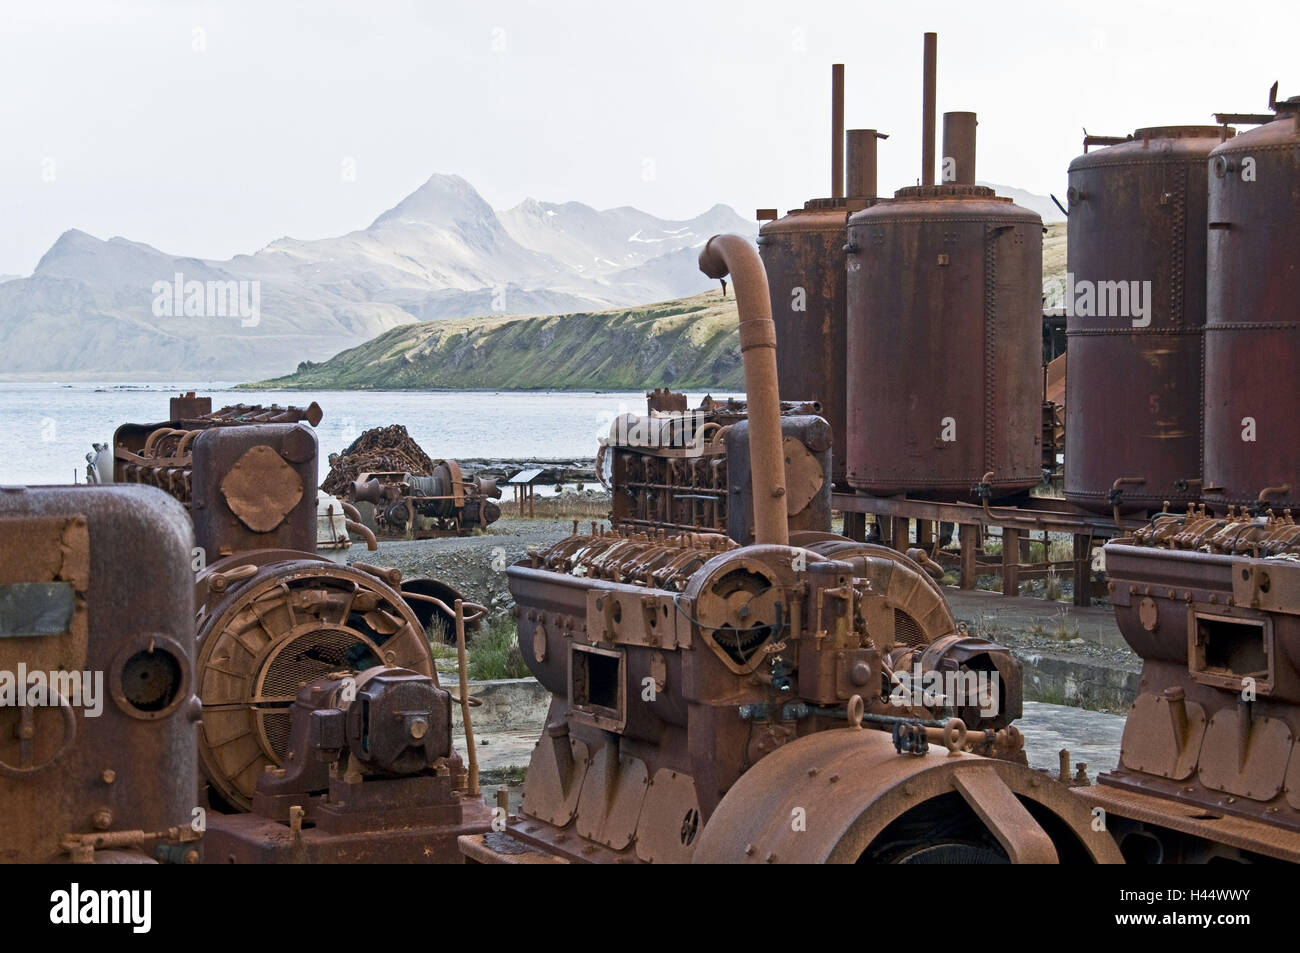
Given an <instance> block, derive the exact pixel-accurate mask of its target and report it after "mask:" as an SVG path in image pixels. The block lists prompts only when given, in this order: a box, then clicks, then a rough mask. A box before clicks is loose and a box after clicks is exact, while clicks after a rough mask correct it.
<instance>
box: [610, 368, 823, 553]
mask: <svg viewBox="0 0 1300 953" xmlns="http://www.w3.org/2000/svg"><path fill="white" fill-rule="evenodd" d="M646 398H647V404H648V407H647V413H646V414H645V416H641V415H639V414H623V415H621V416H619V417H618V418H616V419H615V420H614V422H613V423H612V424H611V425H610V429H609V435H608V437H607V438H605V439H603V440H602V441H601V447H600V451H599V455H598V459H597V461H596V473H597V475H598V476H599V478H600V480H601V482H602V483H604V484H605V486H606V487H608V488H609V490H610V500H611V504H610V507H611V508H610V521H611V522H612V523H613V525H614V526H615V527H619V528H626V529H629V530H633V531H639V532H657V531H664V532H667V533H672V534H675V533H680V532H700V531H704V532H716V533H723V534H726V535H730V536H731V538H732V539H735V540H736V541H737V542H740V543H747V542H750V541H752V540H753V538H754V528H753V525H752V519H751V514H752V513H753V503H752V501H751V499H750V487H751V480H750V472H749V471H750V466H751V462H752V460H751V451H750V439H749V437H750V430H749V422H748V420H747V414H748V408H747V405H746V403H745V401H738V400H715V399H713V398H711V397H705V398H704V399H703V401H701V403H700V406H699V407H698V408H695V409H691V410H688V409H687V408H686V396H685V395H684V394H674V393H671V392H669V391H666V390H665V391H659V390H656V391H653V392H652V393H650V394H647V395H646ZM821 409H822V408H821V405H820V404H816V403H810V402H798V403H791V402H783V403H782V404H781V448H782V453H783V456H784V460H785V466H786V470H787V473H788V478H787V479H788V488H789V492H788V493H787V494H786V496H785V509H786V515H787V516H788V517H789V521H790V527H791V529H808V530H821V531H829V530H830V528H831V509H830V502H831V500H830V494H831V479H830V465H831V439H832V437H831V430H830V427H829V426H828V424H827V422H826V420H824V419H823V418H822V417H820V416H818V414H819V413H820V411H821Z"/></svg>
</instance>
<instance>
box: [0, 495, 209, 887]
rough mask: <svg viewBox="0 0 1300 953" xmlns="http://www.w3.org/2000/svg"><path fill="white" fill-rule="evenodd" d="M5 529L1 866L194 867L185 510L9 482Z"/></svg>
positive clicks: (195, 709) (1, 514) (2, 519)
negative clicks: (68, 863) (156, 863)
mask: <svg viewBox="0 0 1300 953" xmlns="http://www.w3.org/2000/svg"><path fill="white" fill-rule="evenodd" d="M0 529H3V534H4V537H3V538H4V540H5V545H4V546H3V547H0V804H3V806H4V819H3V821H0V860H3V861H5V862H10V863H14V862H19V863H53V862H65V861H71V862H73V863H148V862H151V861H154V860H157V861H162V862H169V863H195V862H197V861H198V860H199V858H200V851H201V845H200V837H199V832H200V831H201V829H202V825H201V824H199V825H195V823H194V821H195V813H194V809H195V805H196V781H195V779H196V774H197V772H196V760H197V748H196V745H195V736H196V734H197V721H198V718H199V704H198V700H197V699H196V698H195V697H194V696H195V691H196V685H197V679H196V676H195V667H194V612H193V609H192V607H191V603H190V601H189V594H190V592H192V591H193V577H192V575H191V573H190V571H189V566H190V550H191V548H192V546H193V530H192V529H191V528H190V523H189V520H188V519H186V516H185V511H184V510H183V509H182V508H181V506H180V504H178V503H177V502H176V501H175V500H173V499H171V498H169V497H168V496H167V495H166V494H164V493H162V492H160V491H158V490H156V489H153V488H151V487H138V486H134V487H117V488H108V487H35V488H28V487H6V488H4V489H3V490H0ZM144 553H148V554H149V558H148V559H147V560H146V559H140V558H139V556H140V554H144Z"/></svg>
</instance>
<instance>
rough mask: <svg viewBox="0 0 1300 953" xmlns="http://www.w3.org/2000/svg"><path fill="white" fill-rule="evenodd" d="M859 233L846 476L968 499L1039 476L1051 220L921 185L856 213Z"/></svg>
mask: <svg viewBox="0 0 1300 953" xmlns="http://www.w3.org/2000/svg"><path fill="white" fill-rule="evenodd" d="M945 151H946V152H947V151H949V150H947V149H945ZM970 178H972V179H973V169H972V170H971V175H970ZM848 238H849V255H848V308H849V312H848V351H849V380H848V407H849V440H848V446H847V460H846V463H847V479H848V482H849V483H850V484H851V485H852V486H853V487H854V488H856V489H858V490H861V491H865V492H867V493H871V494H875V495H881V496H890V495H897V494H900V493H906V494H908V495H909V496H915V497H917V498H921V499H932V500H950V501H966V502H970V501H973V499H974V498H975V497H974V495H973V494H974V488H975V487H976V486H977V485H979V484H980V483H981V482H983V480H982V478H983V476H984V475H985V474H986V473H990V472H991V473H992V478H991V479H990V480H989V481H988V484H989V489H990V491H991V493H992V495H993V496H995V497H999V496H1007V495H1010V494H1013V493H1015V492H1017V491H1020V490H1024V489H1027V488H1028V487H1030V486H1033V485H1034V484H1035V483H1037V482H1038V481H1039V479H1040V478H1041V476H1042V473H1041V461H1042V452H1041V450H1040V442H1041V440H1042V434H1041V430H1042V421H1041V405H1042V368H1041V352H1042V302H1041V290H1040V289H1041V285H1042V264H1043V239H1042V220H1041V219H1040V218H1039V216H1038V215H1037V214H1035V213H1034V212H1031V211H1029V210H1028V209H1024V208H1021V207H1019V206H1018V205H1015V204H1014V203H1013V202H1012V201H1011V200H1010V199H1006V198H1000V197H998V196H997V195H996V194H995V193H994V192H993V190H992V189H988V188H983V187H980V186H976V185H971V184H963V183H961V182H958V184H951V185H930V186H925V185H922V186H915V187H911V188H905V189H901V190H899V191H898V192H896V193H895V194H894V200H893V201H892V202H889V203H882V204H879V205H876V206H874V207H872V208H868V209H864V210H863V211H861V212H857V213H855V214H854V215H853V216H851V217H850V218H849V225H848ZM886 355H887V357H885V356H886Z"/></svg>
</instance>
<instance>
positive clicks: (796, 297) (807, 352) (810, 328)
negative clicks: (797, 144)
mask: <svg viewBox="0 0 1300 953" xmlns="http://www.w3.org/2000/svg"><path fill="white" fill-rule="evenodd" d="M847 216H848V212H847V210H846V205H845V202H844V200H843V199H813V200H812V201H810V202H808V203H807V204H806V205H805V206H804V207H803V208H801V209H794V210H792V211H791V212H789V213H788V214H787V215H786V216H785V217H784V218H779V219H777V220H776V221H774V222H768V223H767V224H765V225H764V226H763V227H762V228H760V229H759V232H758V252H759V255H760V256H761V257H762V259H763V267H764V268H765V269H766V270H767V285H768V289H769V293H770V295H771V299H772V321H773V322H774V323H775V324H776V375H777V386H778V387H779V388H780V391H781V397H782V399H784V400H808V401H819V402H820V403H821V405H822V411H821V413H822V416H823V417H825V418H826V421H827V422H828V423H829V424H830V425H831V441H832V443H831V467H832V470H831V473H832V480H833V482H834V483H836V484H840V485H842V484H843V482H844V441H845V440H846V439H847V435H846V433H845V426H844V425H845V416H844V406H845V369H846V365H845V360H844V358H845V353H844V352H845V340H846V339H845V333H846V332H845V326H844V322H845V309H846V300H847V299H846V294H845V281H844V241H845V232H844V226H845V221H846V219H847Z"/></svg>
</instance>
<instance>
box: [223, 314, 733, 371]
mask: <svg viewBox="0 0 1300 953" xmlns="http://www.w3.org/2000/svg"><path fill="white" fill-rule="evenodd" d="M742 380H743V374H742V372H741V366H740V342H739V337H738V331H737V317H736V299H735V297H734V296H732V295H730V294H729V295H728V296H727V297H726V298H725V299H724V298H722V297H721V295H720V294H719V292H717V291H712V292H708V293H706V294H702V295H696V296H695V297H693V298H683V299H681V300H679V301H667V302H664V303H662V304H656V305H649V306H643V307H639V308H628V309H621V310H614V311H601V312H594V313H579V314H561V315H547V316H538V317H526V316H509V315H499V316H494V317H482V318H463V319H456V320H450V321H422V322H420V323H418V324H408V325H404V326H402V327H400V328H394V329H393V330H391V331H388V332H385V333H384V334H381V335H379V337H377V338H374V339H373V340H370V341H367V342H366V343H365V344H362V345H360V346H358V347H354V348H352V349H350V350H347V351H343V352H342V353H340V354H336V355H335V356H334V357H332V358H330V359H329V360H328V361H325V362H323V363H320V364H313V363H310V362H304V363H302V364H300V365H298V370H297V371H296V372H295V373H293V374H289V375H287V376H285V377H278V378H274V379H272V380H266V381H260V382H258V383H256V384H246V385H244V386H245V387H247V388H251V389H303V390H309V389H310V390H330V389H369V388H374V389H385V390H416V389H420V390H423V389H492V390H496V389H501V390H507V389H510V390H513V389H532V388H538V389H546V390H562V389H568V390H638V389H641V388H644V387H666V386H672V387H674V388H677V389H691V390H698V389H704V390H708V389H717V390H739V389H743V384H742Z"/></svg>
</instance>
